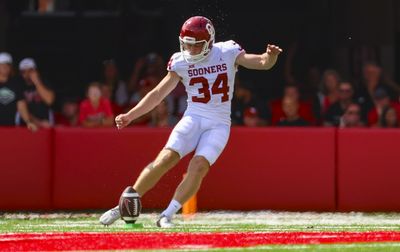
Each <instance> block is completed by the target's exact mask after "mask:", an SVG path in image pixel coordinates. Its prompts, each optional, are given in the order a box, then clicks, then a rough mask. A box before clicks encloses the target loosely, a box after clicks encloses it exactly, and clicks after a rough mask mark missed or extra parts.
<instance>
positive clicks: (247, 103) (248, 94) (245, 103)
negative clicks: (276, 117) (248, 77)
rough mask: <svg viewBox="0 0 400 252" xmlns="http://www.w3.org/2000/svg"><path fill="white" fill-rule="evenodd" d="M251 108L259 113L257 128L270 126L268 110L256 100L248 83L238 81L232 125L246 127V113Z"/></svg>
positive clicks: (234, 97) (233, 102)
mask: <svg viewBox="0 0 400 252" xmlns="http://www.w3.org/2000/svg"><path fill="white" fill-rule="evenodd" d="M249 108H254V109H255V110H256V111H257V117H258V119H257V123H258V125H257V126H264V125H267V124H268V118H269V112H268V108H267V107H266V106H265V105H264V104H262V103H261V102H260V101H259V100H258V99H256V98H255V96H254V94H253V92H252V91H251V89H250V87H249V84H248V83H246V82H241V81H239V80H236V81H235V92H234V96H233V100H232V107H231V110H232V112H231V118H232V125H244V124H245V122H244V112H245V111H246V109H249Z"/></svg>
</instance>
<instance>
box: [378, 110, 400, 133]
mask: <svg viewBox="0 0 400 252" xmlns="http://www.w3.org/2000/svg"><path fill="white" fill-rule="evenodd" d="M379 126H380V127H382V128H398V127H399V126H400V124H399V114H398V111H397V110H396V109H395V108H393V107H391V106H387V107H385V108H384V109H383V111H382V114H381V115H380V118H379Z"/></svg>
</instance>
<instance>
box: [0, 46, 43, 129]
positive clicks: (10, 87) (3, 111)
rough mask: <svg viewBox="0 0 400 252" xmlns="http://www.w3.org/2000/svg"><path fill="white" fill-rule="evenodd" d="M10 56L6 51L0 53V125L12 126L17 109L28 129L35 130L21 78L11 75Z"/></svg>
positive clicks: (35, 126)
mask: <svg viewBox="0 0 400 252" xmlns="http://www.w3.org/2000/svg"><path fill="white" fill-rule="evenodd" d="M11 71H12V57H11V55H10V54H8V53H6V52H2V53H0V115H1V116H0V126H14V125H16V124H15V121H16V113H17V111H18V112H19V113H20V115H21V117H22V119H23V120H24V122H25V123H26V125H27V127H28V129H30V130H32V131H36V130H37V125H36V124H35V123H34V122H32V120H31V115H30V114H29V110H28V106H27V104H26V101H25V100H24V96H23V93H22V90H23V89H22V88H23V80H22V79H21V78H20V77H12V76H11Z"/></svg>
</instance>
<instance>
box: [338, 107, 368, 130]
mask: <svg viewBox="0 0 400 252" xmlns="http://www.w3.org/2000/svg"><path fill="white" fill-rule="evenodd" d="M363 126H364V124H363V122H362V121H361V107H360V105H358V104H357V103H350V104H349V105H348V106H347V108H346V110H345V112H344V114H343V115H342V117H341V118H340V128H355V127H363Z"/></svg>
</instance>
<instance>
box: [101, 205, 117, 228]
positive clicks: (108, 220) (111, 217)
mask: <svg viewBox="0 0 400 252" xmlns="http://www.w3.org/2000/svg"><path fill="white" fill-rule="evenodd" d="M120 218H121V214H120V213H119V206H116V207H114V208H111V209H110V210H108V211H107V212H105V213H103V215H102V216H101V217H100V219H99V221H100V223H101V224H103V225H105V226H108V225H111V224H113V223H114V222H115V221H117V220H118V219H120Z"/></svg>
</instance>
